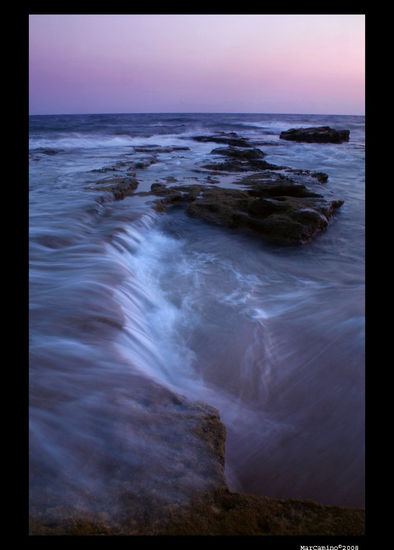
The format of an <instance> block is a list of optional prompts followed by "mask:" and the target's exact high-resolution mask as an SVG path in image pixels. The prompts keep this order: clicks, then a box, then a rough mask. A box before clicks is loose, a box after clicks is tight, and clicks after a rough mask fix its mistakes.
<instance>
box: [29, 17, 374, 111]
mask: <svg viewBox="0 0 394 550" xmlns="http://www.w3.org/2000/svg"><path fill="white" fill-rule="evenodd" d="M364 109H365V17H364V15H262V14H256V15H230V14H229V15H211V14H209V15H192V14H190V15H169V14H168V15H142V14H141V15H140V14H138V15H130V14H129V15H49V14H48V15H30V16H29V112H30V114H32V115H34V114H90V113H159V112H163V113H166V112H167V113H168V112H171V113H176V112H179V113H182V112H183V113H188V112H189V113H191V112H199V113H203V112H216V113H220V112H221V113H231V112H236V113H243V112H244V113H300V114H303V113H307V114H349V115H363V114H364Z"/></svg>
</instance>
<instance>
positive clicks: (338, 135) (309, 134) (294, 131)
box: [279, 126, 350, 143]
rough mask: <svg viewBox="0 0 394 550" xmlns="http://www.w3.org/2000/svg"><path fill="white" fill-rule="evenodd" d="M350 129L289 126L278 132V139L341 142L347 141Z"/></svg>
mask: <svg viewBox="0 0 394 550" xmlns="http://www.w3.org/2000/svg"><path fill="white" fill-rule="evenodd" d="M349 135H350V130H334V129H333V128H330V127H329V126H316V127H312V128H290V130H286V131H284V132H281V133H280V136H279V137H280V139H286V140H288V141H306V142H308V143H342V142H343V141H349Z"/></svg>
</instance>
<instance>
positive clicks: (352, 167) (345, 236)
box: [29, 114, 365, 506]
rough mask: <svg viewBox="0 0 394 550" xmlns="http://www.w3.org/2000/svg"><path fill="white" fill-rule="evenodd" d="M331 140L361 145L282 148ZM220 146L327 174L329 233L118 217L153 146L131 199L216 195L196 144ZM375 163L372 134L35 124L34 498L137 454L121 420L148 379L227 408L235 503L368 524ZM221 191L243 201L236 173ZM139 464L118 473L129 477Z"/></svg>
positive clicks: (273, 127) (216, 118) (172, 123)
mask: <svg viewBox="0 0 394 550" xmlns="http://www.w3.org/2000/svg"><path fill="white" fill-rule="evenodd" d="M320 125H328V126H331V127H333V128H337V129H349V130H350V140H349V142H345V143H341V144H316V143H297V142H289V141H284V140H280V139H279V134H280V132H281V131H282V130H286V129H289V128H292V127H306V126H320ZM223 131H224V132H237V133H238V134H239V135H241V136H244V137H247V138H249V139H250V141H251V144H256V146H257V147H259V148H260V149H261V150H263V151H264V152H265V153H266V155H267V156H266V157H265V159H266V160H267V161H268V162H270V163H273V164H278V165H281V166H288V167H291V168H297V169H308V170H315V171H321V172H325V173H327V174H328V181H327V183H325V184H317V185H324V192H325V193H326V194H327V195H328V196H332V198H339V199H343V200H344V204H343V206H342V207H341V208H340V209H339V210H338V211H337V213H336V215H335V217H334V218H332V219H331V220H330V223H329V226H328V228H327V230H326V231H325V232H324V233H322V234H320V235H319V236H318V237H317V238H315V239H314V241H313V242H311V243H309V244H307V245H304V246H301V247H279V246H273V245H269V244H267V243H264V242H263V241H258V240H257V239H251V238H248V237H247V236H245V235H242V234H239V233H237V232H235V231H232V230H229V229H224V228H220V227H216V226H211V225H208V224H206V223H205V222H203V221H201V220H197V219H193V218H190V217H188V216H187V215H186V213H185V212H184V211H183V210H181V209H179V210H174V211H172V212H168V213H166V214H162V213H159V212H157V211H156V210H155V209H154V208H153V204H152V199H153V198H154V197H152V196H149V195H143V194H141V195H138V194H137V195H134V196H128V197H126V198H125V199H124V200H119V201H114V200H112V198H111V197H112V195H111V193H108V192H106V191H103V190H99V189H98V186H97V182H98V181H99V180H100V179H103V178H105V177H110V176H111V174H112V173H111V169H112V168H113V167H114V166H115V167H116V166H126V165H127V163H130V162H133V161H134V160H135V159H136V158H140V157H141V152H139V153H138V152H136V150H135V148H138V147H141V146H142V147H145V148H146V146H160V147H162V148H163V147H167V149H166V150H165V149H162V150H163V152H159V153H158V154H156V158H155V161H156V162H154V163H152V164H151V165H150V166H147V167H145V168H141V169H136V170H134V173H135V177H136V178H137V180H138V181H139V186H138V188H137V190H136V192H137V193H138V192H141V191H142V192H144V191H149V190H150V186H151V185H152V184H153V183H168V184H169V182H171V181H174V182H176V184H182V185H185V184H195V183H204V182H205V181H206V178H207V175H208V174H209V173H207V172H205V171H204V170H202V169H201V165H202V164H204V163H205V162H207V161H208V160H211V159H212V156H210V152H211V150H212V149H214V148H215V147H218V145H217V144H215V143H212V142H210V143H201V142H198V141H195V140H193V139H192V138H193V136H195V135H209V134H212V133H217V132H223ZM176 147H177V148H178V149H174V148H176ZM185 148H186V149H185ZM364 153H365V152H364V117H361V116H323V115H280V114H279V115H274V114H130V115H126V114H125V115H117V114H115V115H111V114H109V115H62V116H60V115H56V116H55V115H53V116H31V117H30V128H29V156H30V162H29V171H30V173H29V237H30V239H29V254H30V255H29V266H30V277H29V304H30V318H29V337H30V338H29V352H30V387H29V393H30V430H31V432H30V433H31V443H30V453H31V471H32V480H33V481H32V484H35V486H36V487H38V485H37V483H36V481H34V480H37V479H43V478H45V476H49V475H53V479H56V477H57V476H58V475H60V472H64V471H67V472H68V474H69V475H68V479H72V480H73V483H74V484H75V486H78V485H80V484H81V483H85V482H86V483H87V482H88V477H89V475H90V474H89V475H88V473H86V474H84V472H85V471H86V472H87V470H86V469H84V465H85V463H86V457H87V456H89V457H92V456H96V455H97V456H99V455H100V453H102V454H103V453H104V454H105V455H106V456H111V455H115V454H116V453H117V448H118V446H117V444H116V437H127V438H129V439H130V440H133V441H134V440H136V438H137V436H138V434H137V433H134V432H133V429H132V428H130V425H129V424H127V420H126V419H127V418H130V417H131V416H132V415H133V406H134V407H135V406H137V405H138V402H139V401H138V400H139V393H138V389H137V388H135V387H133V385H132V384H131V379H130V373H137V374H138V376H143V377H146V378H147V379H149V380H152V381H154V382H155V383H156V384H159V385H162V386H164V387H166V388H169V389H170V390H172V391H174V392H176V393H179V394H181V395H184V396H187V397H188V398H190V399H192V400H198V401H203V402H205V403H208V404H209V405H212V406H214V407H215V408H217V409H218V411H219V412H220V416H221V419H222V422H223V423H224V424H225V426H226V429H227V439H226V477H227V483H228V485H229V487H230V489H231V490H233V491H240V492H247V493H253V494H257V495H264V496H269V497H276V498H278V497H279V498H302V499H312V500H316V501H319V502H321V503H323V504H336V505H346V506H363V505H364V423H365V419H364V374H365V372H364V267H365V266H364V225H365V224H364V161H365V154H364ZM146 156H148V157H149V151H147V152H146V153H145V154H144V153H142V157H141V158H144V157H146ZM106 170H107V172H106ZM100 171H101V172H100ZM215 178H217V185H222V186H228V185H232V186H234V185H236V184H235V179H236V175H234V174H233V175H231V176H223V177H220V176H217V175H215ZM172 184H173V183H171V185H172ZM131 404H133V406H131ZM136 404H137V405H136ZM120 419H124V423H123V424H119V425H120V426H123V427H125V426H128V428H127V429H126V428H125V429H124V430H123V434H122V435H119V434H118V436H117V435H116V434H117V433H118V432H120V431H122V430H119V429H118V430H116V429H115V428H114V426H118V424H117V422H121V420H120ZM131 425H132V424H131ZM122 429H123V428H122ZM138 437H139V436H138ZM146 437H148V438H149V434H146ZM145 444H148V446H149V441H147V442H145ZM152 446H153V440H152ZM138 448H139V447H138V445H135V447H134V448H133V453H131V454H130V455H129V456H124V457H122V460H123V461H124V462H125V463H126V465H127V466H128V467H130V471H131V470H132V468H133V465H135V463H136V462H138V460H139V457H138ZM152 448H153V447H152ZM93 468H97V475H95V476H93V477H94V479H93V478H92V483H91V485H90V489H91V490H92V487H93V485H94V484H96V485H97V484H99V483H100V480H101V481H102V483H105V476H106V475H107V474H106V472H105V471H100V461H99V460H97V464H94V466H93ZM91 471H92V469H90V470H89V472H91ZM71 485H72V484H71ZM70 490H72V487H70ZM36 491H38V489H37V488H36ZM33 493H34V495H36V492H33ZM34 498H35V496H33V499H34Z"/></svg>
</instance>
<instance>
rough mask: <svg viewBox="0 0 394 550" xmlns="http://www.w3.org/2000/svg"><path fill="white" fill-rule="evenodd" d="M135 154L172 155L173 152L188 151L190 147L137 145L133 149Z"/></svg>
mask: <svg viewBox="0 0 394 550" xmlns="http://www.w3.org/2000/svg"><path fill="white" fill-rule="evenodd" d="M133 149H134V151H135V152H136V153H146V152H154V153H172V152H173V151H190V147H183V146H178V145H137V146H135V147H133Z"/></svg>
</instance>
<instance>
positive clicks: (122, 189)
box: [96, 175, 138, 200]
mask: <svg viewBox="0 0 394 550" xmlns="http://www.w3.org/2000/svg"><path fill="white" fill-rule="evenodd" d="M96 185H97V187H96V189H97V190H99V191H109V192H111V193H112V194H113V196H114V199H115V200H122V199H124V198H125V197H128V196H130V195H132V194H133V193H134V191H135V190H136V189H137V187H138V180H137V179H136V178H135V177H134V176H133V175H130V176H119V177H113V178H104V179H102V180H99V181H97V182H96Z"/></svg>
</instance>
